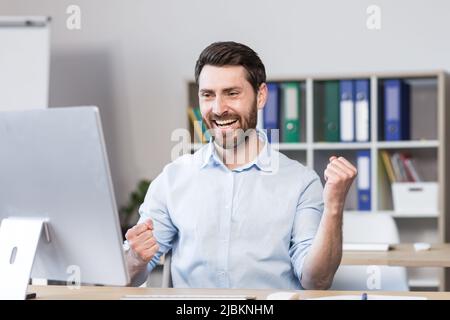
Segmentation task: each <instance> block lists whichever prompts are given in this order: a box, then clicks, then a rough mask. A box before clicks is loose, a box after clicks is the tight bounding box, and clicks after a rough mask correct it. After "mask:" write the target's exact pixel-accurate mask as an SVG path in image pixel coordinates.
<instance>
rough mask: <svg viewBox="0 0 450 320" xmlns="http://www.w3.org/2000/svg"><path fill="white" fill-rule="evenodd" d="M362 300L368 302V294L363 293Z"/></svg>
mask: <svg viewBox="0 0 450 320" xmlns="http://www.w3.org/2000/svg"><path fill="white" fill-rule="evenodd" d="M361 300H367V293H365V292H364V293H363V294H362V295H361Z"/></svg>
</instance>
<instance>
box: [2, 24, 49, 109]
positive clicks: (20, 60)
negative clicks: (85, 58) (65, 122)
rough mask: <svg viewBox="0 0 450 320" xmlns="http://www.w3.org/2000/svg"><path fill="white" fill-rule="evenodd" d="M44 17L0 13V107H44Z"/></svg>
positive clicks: (46, 57)
mask: <svg viewBox="0 0 450 320" xmlns="http://www.w3.org/2000/svg"><path fill="white" fill-rule="evenodd" d="M49 64H50V23H49V18H48V17H5V16H0V111H5V110H25V109H42V108H47V107H48V84H49V68H50V66H49Z"/></svg>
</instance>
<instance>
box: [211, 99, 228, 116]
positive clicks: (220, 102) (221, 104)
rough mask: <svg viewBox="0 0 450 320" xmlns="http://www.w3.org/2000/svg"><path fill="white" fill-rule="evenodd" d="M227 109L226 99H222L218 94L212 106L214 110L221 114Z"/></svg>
mask: <svg viewBox="0 0 450 320" xmlns="http://www.w3.org/2000/svg"><path fill="white" fill-rule="evenodd" d="M226 110H227V105H226V103H225V100H224V99H222V97H220V96H217V97H216V99H215V100H214V103H213V106H212V112H213V113H214V114H216V115H221V114H223V113H224V112H225V111H226Z"/></svg>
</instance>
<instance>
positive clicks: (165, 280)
mask: <svg viewBox="0 0 450 320" xmlns="http://www.w3.org/2000/svg"><path fill="white" fill-rule="evenodd" d="M171 264H172V250H170V251H169V252H167V253H166V254H165V255H164V265H163V274H162V285H161V287H163V288H172V286H173V285H172V274H171V272H170V266H171Z"/></svg>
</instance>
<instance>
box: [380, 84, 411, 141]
mask: <svg viewBox="0 0 450 320" xmlns="http://www.w3.org/2000/svg"><path fill="white" fill-rule="evenodd" d="M383 89H384V90H383V94H382V95H381V96H380V99H381V102H382V103H381V105H382V106H383V108H382V109H381V110H382V111H383V112H382V113H380V122H379V123H380V130H379V131H380V133H382V134H384V136H382V137H381V139H382V140H386V141H399V140H409V139H410V126H411V116H410V86H409V85H408V84H407V83H406V82H405V81H404V80H400V79H389V80H385V81H383Z"/></svg>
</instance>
